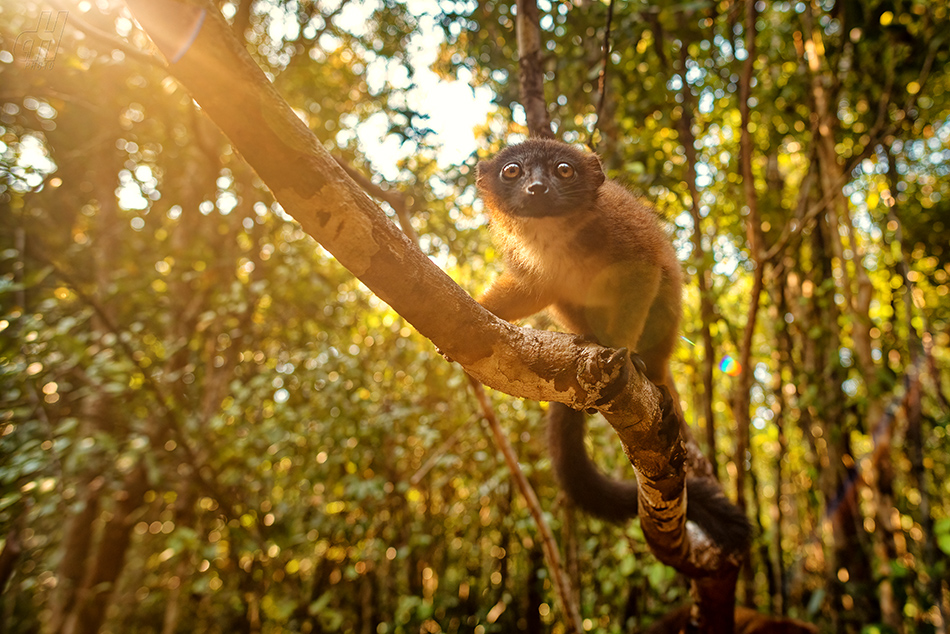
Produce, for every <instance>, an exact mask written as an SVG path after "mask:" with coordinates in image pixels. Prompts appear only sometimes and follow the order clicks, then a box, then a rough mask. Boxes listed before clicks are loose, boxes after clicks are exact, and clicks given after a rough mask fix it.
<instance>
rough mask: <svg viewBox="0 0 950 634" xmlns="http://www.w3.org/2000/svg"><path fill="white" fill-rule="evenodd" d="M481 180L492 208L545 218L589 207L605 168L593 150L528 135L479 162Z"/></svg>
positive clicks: (479, 181) (479, 180)
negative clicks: (489, 158)
mask: <svg viewBox="0 0 950 634" xmlns="http://www.w3.org/2000/svg"><path fill="white" fill-rule="evenodd" d="M477 182H478V189H479V191H480V192H481V195H482V198H483V199H484V201H485V203H486V204H487V205H488V206H489V208H490V209H492V210H495V211H500V212H502V213H505V214H508V215H511V216H521V217H529V218H543V217H546V216H564V215H568V214H571V213H574V212H583V211H586V210H587V209H590V206H591V205H590V203H591V201H593V200H594V198H596V195H597V188H599V187H600V186H601V184H602V183H603V182H604V171H603V168H601V165H600V160H599V159H598V158H597V156H596V155H595V154H592V153H590V152H584V151H582V150H579V149H577V148H574V147H572V146H570V145H567V144H566V143H561V142H560V141H553V140H548V139H530V140H528V141H525V142H524V143H521V144H518V145H512V146H509V147H507V148H505V149H504V150H502V151H501V152H499V153H498V154H496V155H495V156H494V158H492V159H491V160H488V161H483V162H481V163H479V164H478V180H477Z"/></svg>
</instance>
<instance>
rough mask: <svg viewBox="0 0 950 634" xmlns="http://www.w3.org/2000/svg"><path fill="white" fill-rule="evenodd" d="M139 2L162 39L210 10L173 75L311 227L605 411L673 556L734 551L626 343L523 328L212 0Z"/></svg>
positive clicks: (514, 362)
mask: <svg viewBox="0 0 950 634" xmlns="http://www.w3.org/2000/svg"><path fill="white" fill-rule="evenodd" d="M128 5H129V6H130V7H131V9H132V10H133V13H134V15H135V17H136V18H137V19H138V20H139V22H140V23H141V24H142V25H143V26H144V28H145V30H146V32H147V33H149V35H150V36H151V37H152V38H153V39H155V38H158V39H159V40H163V41H165V42H168V41H169V40H170V39H173V36H174V34H175V33H176V32H180V25H181V18H182V15H181V14H182V13H184V12H191V13H194V12H195V11H196V10H197V11H198V12H199V13H200V16H199V17H200V21H198V22H197V23H198V24H200V28H198V29H196V33H195V35H194V39H193V41H191V42H190V44H189V45H188V46H187V47H185V49H184V50H182V51H181V55H180V56H179V57H178V61H177V62H176V63H175V64H174V65H173V66H172V67H171V68H170V70H171V71H172V72H173V74H174V76H175V77H176V78H177V79H178V80H179V81H180V82H181V83H182V85H183V86H184V87H185V88H186V89H187V90H188V92H189V93H190V94H191V95H192V97H193V98H194V99H195V100H196V101H197V102H198V103H199V104H200V105H201V107H202V109H203V110H204V111H205V112H206V113H207V114H208V116H209V117H210V118H211V119H212V120H213V121H214V122H215V123H216V124H217V125H218V127H219V128H221V130H222V131H223V132H224V134H225V135H226V136H227V137H228V138H229V139H230V141H231V142H232V144H233V146H234V147H235V149H236V150H238V151H239V152H240V153H241V154H242V155H243V156H244V158H245V160H247V162H248V163H249V164H250V165H251V167H253V168H254V169H255V171H256V172H257V174H258V176H260V178H261V180H262V181H264V182H265V183H266V184H267V185H268V187H269V188H270V189H271V191H272V192H273V194H274V197H275V199H276V200H277V201H278V202H279V203H280V204H281V205H282V206H283V208H284V210H285V211H286V212H287V213H289V214H290V215H292V216H293V217H294V218H296V219H297V221H298V222H299V223H300V224H301V226H302V228H303V229H304V231H306V232H307V233H309V234H310V235H312V236H313V237H314V238H316V239H317V240H318V241H319V242H320V243H321V244H322V245H323V247H324V248H325V249H327V250H328V251H329V252H330V253H331V254H333V255H334V256H335V257H336V258H337V260H338V261H339V262H340V263H341V264H343V266H345V267H346V268H348V269H349V270H350V271H351V272H352V273H353V274H354V275H356V276H357V277H358V278H359V279H360V280H361V281H362V282H363V283H364V284H366V286H367V287H368V288H370V289H371V290H372V291H373V292H374V293H376V294H377V296H379V297H380V299H382V300H383V301H385V302H387V303H388V304H389V305H390V306H392V308H393V309H394V310H396V311H397V312H398V313H399V314H400V315H402V316H403V317H404V318H405V319H406V320H407V321H409V323H411V324H412V325H413V326H415V327H416V328H417V329H418V330H419V331H420V332H421V333H422V334H423V335H424V336H426V337H427V338H429V339H430V340H432V342H433V343H434V344H435V345H436V346H438V348H439V349H440V351H441V352H442V353H443V354H445V355H446V356H448V357H451V358H452V359H454V360H455V361H457V362H459V363H460V364H461V365H462V366H463V367H464V368H465V369H466V371H467V372H469V374H471V375H472V376H473V377H474V378H476V379H478V380H479V381H481V382H483V383H485V384H487V385H489V386H491V387H494V388H496V389H498V390H501V391H503V392H506V393H508V394H512V395H514V396H519V397H523V398H530V399H534V400H546V401H558V402H561V403H566V404H568V405H571V406H572V407H575V408H577V409H585V408H595V409H598V410H599V411H601V412H602V413H603V414H604V415H605V417H606V418H607V420H608V421H609V422H610V424H611V425H612V426H613V427H614V429H615V430H616V432H617V434H618V435H619V436H620V439H621V442H622V443H623V445H624V448H625V451H626V453H627V456H628V458H629V459H630V461H631V463H632V464H633V466H634V467H635V469H636V471H637V478H638V481H639V484H640V502H641V521H642V522H643V527H644V531H645V533H646V534H647V537H648V541H649V543H650V544H651V547H652V548H653V549H654V552H655V553H656V554H657V556H658V557H659V558H660V559H661V560H662V561H664V562H665V563H668V564H670V565H673V566H675V567H677V568H678V569H679V570H681V571H683V572H684V573H686V574H687V575H689V576H692V577H698V576H706V575H711V574H715V573H716V571H717V570H719V569H720V568H721V567H722V566H723V565H724V561H725V560H726V559H728V558H731V557H733V555H731V554H729V553H726V552H724V551H723V550H721V549H720V548H718V547H717V546H716V544H715V543H714V542H713V540H711V538H709V536H708V535H705V533H703V532H702V531H701V530H694V529H693V528H692V526H691V529H690V530H689V531H686V530H685V514H684V513H683V506H684V504H685V495H684V485H685V474H684V467H683V461H684V456H685V450H684V442H683V437H682V433H681V431H680V427H679V424H678V420H674V421H673V422H674V423H675V424H671V421H670V417H669V416H664V415H663V412H664V409H663V403H662V402H661V394H660V391H659V390H658V389H657V388H656V387H655V386H653V384H652V383H650V382H649V381H648V380H647V379H646V378H645V377H644V376H643V375H642V374H640V373H639V371H637V370H636V368H635V367H634V365H633V364H632V363H631V361H630V358H629V355H628V354H627V353H626V351H624V350H621V351H617V350H610V349H607V348H602V347H600V346H597V345H594V344H590V343H588V342H585V341H583V340H581V339H578V338H576V337H575V336H573V335H569V334H564V333H552V332H541V331H536V330H528V329H522V328H518V327H515V326H513V325H511V324H509V323H506V322H503V321H501V320H499V319H498V318H496V317H495V316H494V315H492V314H491V313H489V312H488V311H487V310H485V309H483V308H482V307H481V306H480V305H479V304H478V303H477V302H475V300H474V299H472V298H471V296H469V295H468V294H467V293H466V292H465V291H463V290H462V289H461V288H459V287H458V285H456V284H455V282H453V281H452V280H451V278H449V277H448V276H447V275H446V274H445V273H444V272H443V271H442V270H440V269H439V268H438V267H437V266H436V265H435V264H434V263H433V262H432V261H431V260H429V258H428V257H426V255H425V254H424V253H422V252H421V251H420V250H419V249H418V247H416V245H414V244H413V243H412V241H410V240H409V239H408V238H407V237H406V236H405V234H403V233H402V232H401V231H400V230H399V229H398V228H397V227H396V226H395V225H394V224H393V223H392V222H391V221H390V220H389V219H388V218H387V217H386V215H385V214H384V213H383V212H382V210H380V209H379V208H378V207H377V206H376V205H375V204H374V203H373V202H372V201H371V200H370V199H369V198H368V197H367V195H366V194H365V193H364V192H363V191H362V190H361V189H360V188H359V187H358V185H357V184H356V183H354V182H353V181H352V180H351V179H350V178H349V177H348V176H347V175H346V173H345V172H344V171H343V169H342V168H341V167H340V166H339V165H338V164H337V163H336V161H334V160H333V158H332V157H331V156H330V155H329V153H328V152H327V150H326V149H325V148H323V147H322V146H321V145H320V144H319V142H318V141H317V140H316V138H315V137H314V136H313V134H312V133H311V132H310V131H309V130H308V129H307V127H306V126H305V125H304V124H303V122H302V121H301V120H300V119H299V118H297V116H296V115H295V114H294V112H293V110H292V109H291V108H290V106H289V105H288V104H287V103H286V102H285V101H284V100H283V99H282V98H281V97H280V95H279V94H278V93H277V91H276V89H275V88H274V87H273V85H272V84H271V83H270V82H269V81H268V80H267V78H266V76H265V75H264V74H263V72H262V71H261V70H260V68H258V67H257V65H256V64H255V63H254V61H253V60H252V59H251V57H250V55H249V54H248V53H247V52H246V51H245V50H244V48H243V47H242V46H241V44H240V42H238V40H237V39H236V38H235V36H234V34H233V32H232V31H231V29H230V27H229V26H228V24H227V22H226V21H225V20H224V18H223V17H222V16H221V15H220V13H219V12H218V11H217V10H216V9H214V7H213V5H211V3H210V1H209V0H189V1H188V2H184V1H182V2H179V1H177V0H128ZM176 29H179V31H176ZM667 400H668V399H667ZM673 419H676V417H675V416H674V417H673ZM644 519H645V520H646V521H643V520H644Z"/></svg>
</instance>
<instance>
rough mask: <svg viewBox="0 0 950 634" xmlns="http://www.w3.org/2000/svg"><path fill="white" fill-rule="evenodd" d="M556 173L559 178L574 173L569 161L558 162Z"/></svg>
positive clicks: (567, 176)
mask: <svg viewBox="0 0 950 634" xmlns="http://www.w3.org/2000/svg"><path fill="white" fill-rule="evenodd" d="M557 175H558V176H560V177H561V178H570V177H571V176H573V175H574V167H573V166H572V165H571V164H570V163H558V164H557Z"/></svg>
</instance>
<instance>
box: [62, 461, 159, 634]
mask: <svg viewBox="0 0 950 634" xmlns="http://www.w3.org/2000/svg"><path fill="white" fill-rule="evenodd" d="M146 475H147V474H146V471H145V466H144V465H143V464H140V465H139V466H137V467H136V468H135V469H133V470H132V472H131V473H129V474H128V476H126V479H125V484H124V486H123V488H122V489H121V490H120V491H119V492H118V493H117V494H116V496H115V506H114V508H113V509H112V516H111V518H110V519H109V520H108V521H107V522H106V523H105V526H104V527H103V529H102V536H101V538H100V539H99V546H98V549H97V551H96V554H95V557H93V558H92V559H91V561H90V564H89V569H88V570H87V572H86V577H85V579H84V580H83V585H82V589H81V590H80V593H79V600H78V601H77V605H76V609H75V610H73V612H72V613H70V615H69V617H68V618H67V619H66V623H65V624H64V626H63V630H62V631H63V632H64V634H96V633H97V632H98V631H99V628H100V627H102V624H103V621H104V620H105V616H106V608H108V607H109V602H110V601H111V599H112V596H113V594H114V591H115V588H116V584H117V582H118V580H119V575H120V574H121V573H122V569H123V568H124V567H125V557H126V553H127V551H128V547H129V544H130V543H131V541H132V526H133V522H132V514H133V513H134V512H135V511H136V509H138V508H139V507H140V506H141V504H142V498H143V497H144V495H145V492H146V491H147V490H148V479H147V477H146Z"/></svg>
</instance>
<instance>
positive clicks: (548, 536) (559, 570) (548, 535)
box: [468, 376, 584, 634]
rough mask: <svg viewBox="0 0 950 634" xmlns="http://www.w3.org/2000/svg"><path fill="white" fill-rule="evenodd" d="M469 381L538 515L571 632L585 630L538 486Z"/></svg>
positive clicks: (480, 390)
mask: <svg viewBox="0 0 950 634" xmlns="http://www.w3.org/2000/svg"><path fill="white" fill-rule="evenodd" d="M468 380H469V383H470V384H471V386H472V391H473V392H474V393H475V398H476V399H478V403H479V405H480V406H481V409H482V415H483V416H484V417H485V420H486V421H487V422H488V427H489V429H491V433H492V437H494V439H495V444H496V445H497V446H498V449H499V450H501V454H502V456H504V458H505V463H506V464H507V465H508V470H509V471H510V472H511V477H512V479H514V481H515V484H516V485H517V487H518V491H519V492H520V493H521V495H522V497H524V499H525V502H526V503H527V504H528V510H529V511H530V512H531V517H533V518H534V522H535V524H537V526H538V532H539V533H540V534H541V548H542V550H543V551H544V558H545V560H546V561H547V564H548V570H550V572H551V576H552V577H553V578H554V589H555V592H557V596H558V600H559V601H560V603H561V609H562V610H563V612H564V617H565V620H566V625H567V631H568V632H576V633H577V634H580V633H581V632H583V631H584V626H583V624H582V623H581V614H580V609H579V606H578V605H577V601H575V595H574V593H573V592H572V590H571V581H570V579H568V577H567V574H566V573H565V572H564V566H563V565H562V564H561V553H560V551H559V550H558V546H557V540H556V539H554V533H553V532H551V526H550V525H549V524H548V522H547V520H546V519H545V518H544V512H543V511H542V509H541V502H540V501H539V500H538V496H537V494H536V493H535V492H534V487H532V486H531V483H530V482H528V478H527V477H526V476H525V474H524V471H522V469H521V466H520V465H519V464H518V454H516V453H515V449H514V447H512V446H511V442H510V441H509V440H508V435H507V434H506V433H505V430H504V429H502V428H501V423H499V422H498V417H497V416H495V411H494V410H493V409H492V406H491V403H489V402H488V396H486V394H485V388H484V387H483V386H482V384H481V383H479V382H478V381H477V380H476V379H473V378H472V377H471V376H469V377H468Z"/></svg>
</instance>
